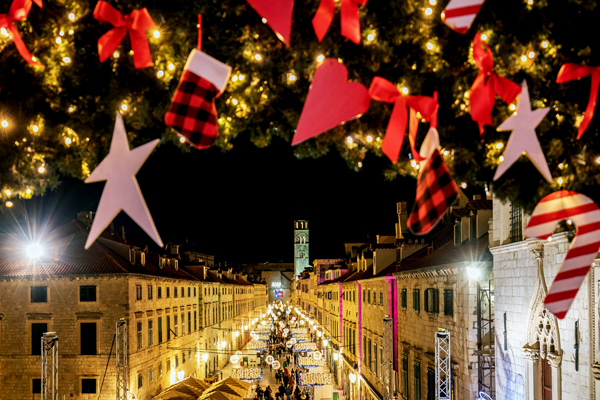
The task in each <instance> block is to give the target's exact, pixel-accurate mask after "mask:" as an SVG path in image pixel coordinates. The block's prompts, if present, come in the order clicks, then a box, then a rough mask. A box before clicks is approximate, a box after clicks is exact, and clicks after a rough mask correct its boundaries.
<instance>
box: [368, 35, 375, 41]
mask: <svg viewBox="0 0 600 400" xmlns="http://www.w3.org/2000/svg"><path fill="white" fill-rule="evenodd" d="M374 39H375V36H374V35H373V34H372V33H369V34H368V35H367V40H368V41H369V42H372V41H373V40H374Z"/></svg>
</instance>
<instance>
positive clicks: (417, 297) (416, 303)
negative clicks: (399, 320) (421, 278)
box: [413, 289, 421, 312]
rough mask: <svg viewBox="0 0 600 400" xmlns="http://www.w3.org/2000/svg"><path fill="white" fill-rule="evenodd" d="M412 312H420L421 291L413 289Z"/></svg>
mask: <svg viewBox="0 0 600 400" xmlns="http://www.w3.org/2000/svg"><path fill="white" fill-rule="evenodd" d="M413 310H415V311H416V312H420V311H421V290H420V289H413Z"/></svg>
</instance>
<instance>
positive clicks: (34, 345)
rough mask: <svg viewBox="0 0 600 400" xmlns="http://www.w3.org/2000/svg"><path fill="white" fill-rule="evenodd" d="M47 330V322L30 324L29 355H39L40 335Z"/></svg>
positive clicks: (40, 348)
mask: <svg viewBox="0 0 600 400" xmlns="http://www.w3.org/2000/svg"><path fill="white" fill-rule="evenodd" d="M45 332H48V324H46V323H35V324H31V355H33V356H39V355H41V354H42V335H43V334H44V333H45Z"/></svg>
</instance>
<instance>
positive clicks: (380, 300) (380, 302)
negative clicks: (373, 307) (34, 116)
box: [379, 292, 383, 306]
mask: <svg viewBox="0 0 600 400" xmlns="http://www.w3.org/2000/svg"><path fill="white" fill-rule="evenodd" d="M379 305H380V306H382V305H383V292H379Z"/></svg>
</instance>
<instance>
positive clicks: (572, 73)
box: [556, 63, 600, 139]
mask: <svg viewBox="0 0 600 400" xmlns="http://www.w3.org/2000/svg"><path fill="white" fill-rule="evenodd" d="M588 75H591V76H592V88H591V90H590V99H589V100H588V105H587V108H586V109H585V115H584V116H583V121H581V124H580V125H579V130H578V131H577V139H579V138H580V137H581V136H583V133H584V132H585V130H586V129H587V128H588V126H589V125H590V122H592V118H594V110H596V100H597V99H598V85H600V67H588V66H587V65H581V64H571V63H566V64H564V65H563V66H562V67H561V68H560V71H559V72H558V76H557V77H556V83H564V82H568V81H572V80H573V79H581V78H585V77H586V76H588Z"/></svg>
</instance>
